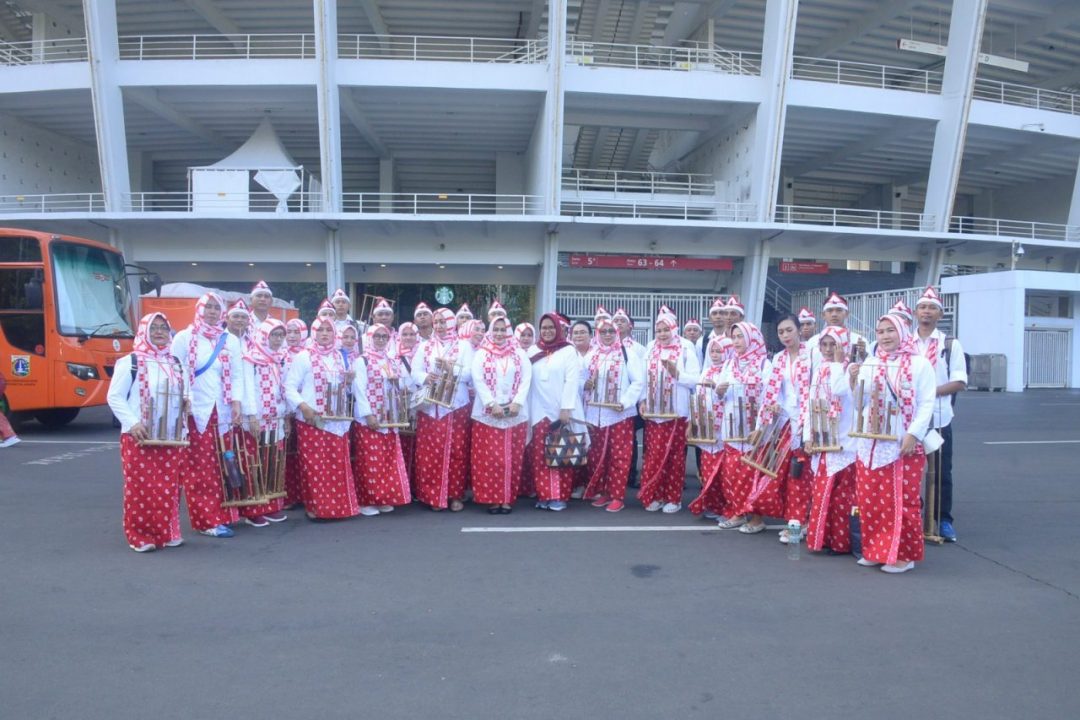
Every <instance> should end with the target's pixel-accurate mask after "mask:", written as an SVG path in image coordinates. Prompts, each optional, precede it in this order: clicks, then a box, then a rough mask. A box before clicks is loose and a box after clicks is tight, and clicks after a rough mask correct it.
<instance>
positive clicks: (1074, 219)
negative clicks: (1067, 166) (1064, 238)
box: [1066, 163, 1080, 240]
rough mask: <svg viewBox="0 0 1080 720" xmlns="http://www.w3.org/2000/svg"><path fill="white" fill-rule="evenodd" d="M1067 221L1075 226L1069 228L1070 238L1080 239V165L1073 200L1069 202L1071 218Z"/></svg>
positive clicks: (1074, 184) (1074, 182)
mask: <svg viewBox="0 0 1080 720" xmlns="http://www.w3.org/2000/svg"><path fill="white" fill-rule="evenodd" d="M1078 165H1080V163H1078ZM1066 222H1067V223H1068V224H1069V225H1071V226H1073V227H1071V228H1070V230H1069V235H1068V239H1069V240H1080V166H1078V167H1077V170H1076V180H1074V181H1073V193H1072V202H1071V203H1070V204H1069V219H1068V220H1067V221H1066Z"/></svg>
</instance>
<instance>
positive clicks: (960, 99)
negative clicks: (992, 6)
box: [923, 0, 988, 232]
mask: <svg viewBox="0 0 1080 720" xmlns="http://www.w3.org/2000/svg"><path fill="white" fill-rule="evenodd" d="M987 3H988V0H953V7H952V16H951V18H950V20H949V43H948V49H947V53H946V55H945V71H944V77H943V78H942V82H941V98H942V101H943V102H942V115H941V119H940V120H938V123H937V128H936V129H935V131H934V154H933V156H932V157H931V159H930V178H929V180H928V181H927V186H926V206H925V209H924V212H925V213H926V215H927V219H926V220H925V222H924V223H923V229H924V230H928V231H936V232H946V231H947V230H948V229H949V219H950V217H951V216H952V212H953V203H954V202H955V199H956V186H957V185H958V184H959V182H960V162H961V161H962V160H963V158H964V141H965V139H966V138H967V124H968V113H969V112H970V110H971V98H972V95H973V94H974V90H975V73H976V71H977V70H978V67H979V45H980V43H981V42H982V35H983V25H984V23H985V21H986V6H987Z"/></svg>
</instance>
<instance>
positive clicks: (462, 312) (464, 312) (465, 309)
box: [454, 303, 473, 318]
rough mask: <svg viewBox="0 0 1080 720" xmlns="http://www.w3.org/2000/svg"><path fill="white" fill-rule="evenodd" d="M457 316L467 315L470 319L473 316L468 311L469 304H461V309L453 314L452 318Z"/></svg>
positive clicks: (470, 311)
mask: <svg viewBox="0 0 1080 720" xmlns="http://www.w3.org/2000/svg"><path fill="white" fill-rule="evenodd" d="M458 315H468V316H469V317H470V318H471V317H472V316H473V314H472V310H470V309H469V303H461V307H459V308H458V311H457V312H456V313H454V317H457V316H458Z"/></svg>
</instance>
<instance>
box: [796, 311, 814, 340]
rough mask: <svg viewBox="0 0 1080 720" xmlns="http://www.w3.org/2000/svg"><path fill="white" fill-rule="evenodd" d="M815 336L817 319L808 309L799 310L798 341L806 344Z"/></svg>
mask: <svg viewBox="0 0 1080 720" xmlns="http://www.w3.org/2000/svg"><path fill="white" fill-rule="evenodd" d="M816 334H817V318H816V317H814V313H813V312H811V311H810V308H808V307H804V308H799V339H800V340H801V341H802V342H808V341H809V340H810V338H812V337H814V335H816Z"/></svg>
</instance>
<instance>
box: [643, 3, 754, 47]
mask: <svg viewBox="0 0 1080 720" xmlns="http://www.w3.org/2000/svg"><path fill="white" fill-rule="evenodd" d="M738 1H739V0H710V2H677V3H675V7H673V8H672V9H671V20H669V21H668V24H667V28H666V29H665V30H664V41H663V42H662V43H661V45H665V46H671V45H672V44H674V43H675V42H676V41H677V40H682V39H683V38H685V37H686V36H687V35H689V34H690V33H692V32H694V31H695V30H697V29H698V28H699V27H701V26H702V24H704V22H705V21H706V20H708V19H709V18H711V17H722V16H723V15H724V14H726V13H727V11H728V10H730V9H731V8H732V7H734V6H735V4H736V3H737V2H738ZM695 5H696V6H698V7H697V9H696V10H695V9H694V6H695Z"/></svg>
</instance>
